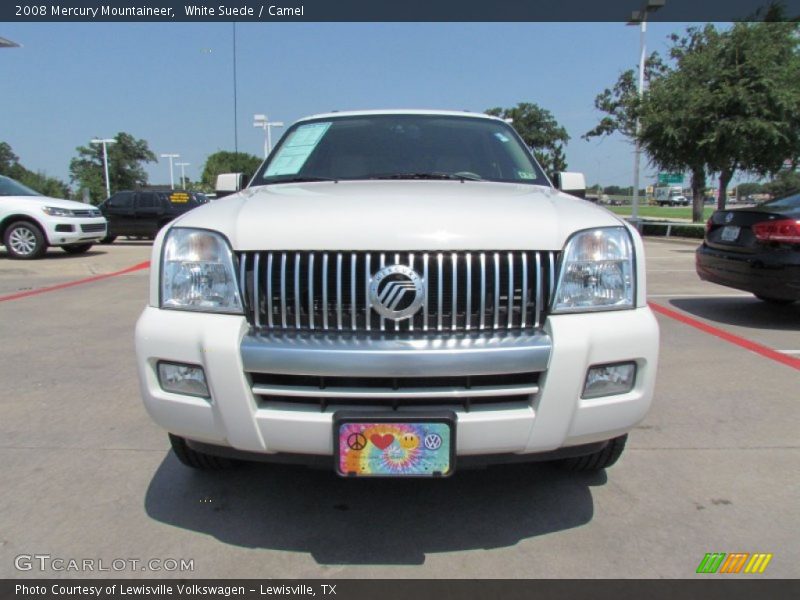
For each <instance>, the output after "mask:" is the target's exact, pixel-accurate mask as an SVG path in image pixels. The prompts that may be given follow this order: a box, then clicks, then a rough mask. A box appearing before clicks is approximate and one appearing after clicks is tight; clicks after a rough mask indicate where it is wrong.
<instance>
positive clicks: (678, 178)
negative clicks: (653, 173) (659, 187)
mask: <svg viewBox="0 0 800 600" xmlns="http://www.w3.org/2000/svg"><path fill="white" fill-rule="evenodd" d="M658 183H659V184H665V183H666V184H669V183H677V184H681V183H683V173H659V174H658Z"/></svg>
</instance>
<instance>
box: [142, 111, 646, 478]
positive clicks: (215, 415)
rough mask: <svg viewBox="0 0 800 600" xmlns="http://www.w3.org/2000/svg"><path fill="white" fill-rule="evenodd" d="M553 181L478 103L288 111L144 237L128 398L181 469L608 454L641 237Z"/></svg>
mask: <svg viewBox="0 0 800 600" xmlns="http://www.w3.org/2000/svg"><path fill="white" fill-rule="evenodd" d="M571 179H572V180H575V179H576V177H575V174H561V179H560V181H561V183H560V185H559V187H560V188H561V189H560V190H559V189H556V188H555V187H554V186H553V185H552V184H551V183H550V181H549V180H548V178H547V177H546V176H545V175H544V173H543V172H542V169H541V168H540V166H539V165H538V164H537V163H536V161H535V159H534V158H533V157H532V155H531V153H530V151H529V150H528V148H527V147H526V146H525V144H524V143H523V141H522V140H521V138H520V137H519V135H518V134H517V133H516V132H515V131H514V129H513V128H512V127H511V125H509V124H508V123H506V122H504V121H503V120H501V119H497V118H494V117H489V116H486V115H479V114H471V113H455V112H439V111H367V112H349V113H332V114H325V115H318V116H314V117H310V118H306V119H303V120H301V121H299V122H297V123H295V124H294V125H293V126H292V127H291V128H289V129H288V130H287V132H286V134H285V135H284V136H283V138H282V140H281V142H280V143H279V145H278V146H277V147H276V149H275V150H274V151H273V152H272V153H271V155H270V156H269V158H268V159H267V160H266V161H265V162H264V164H263V165H262V166H261V167H260V169H259V170H258V172H257V173H256V174H255V176H254V177H253V179H252V181H251V182H250V184H249V186H248V187H247V188H246V189H244V190H242V191H240V192H239V193H237V194H234V195H231V196H229V197H226V198H225V199H223V200H219V201H216V202H213V203H211V204H209V205H205V206H201V207H199V208H197V209H195V210H193V211H191V212H189V213H187V214H186V215H184V216H182V217H180V218H179V219H177V220H176V221H174V222H173V223H172V224H171V225H170V226H169V227H167V228H165V229H163V230H162V231H161V232H160V233H159V235H158V237H157V239H156V242H155V246H154V249H153V260H152V270H151V291H150V299H149V306H147V307H146V308H145V310H144V312H143V314H142V315H141V318H140V319H139V322H138V325H137V328H136V350H137V356H138V367H139V375H140V379H141V389H142V395H143V398H144V404H145V406H146V407H147V410H148V412H149V413H150V415H151V416H152V418H153V419H154V420H155V421H156V422H157V423H158V424H159V425H161V426H162V427H163V428H165V429H166V430H167V431H168V432H169V437H170V440H171V442H172V447H173V449H174V451H175V454H176V455H177V457H178V458H179V459H180V460H181V461H182V462H183V463H185V464H187V465H189V466H192V467H198V468H219V467H222V466H226V465H228V464H230V463H231V462H233V460H232V459H240V458H243V459H253V460H268V461H269V460H272V461H280V460H299V461H300V462H304V463H318V462H322V463H327V464H328V465H330V466H331V467H333V468H334V469H335V470H336V472H338V473H339V474H341V475H344V476H411V477H413V476H445V475H449V474H451V473H452V472H453V470H454V469H455V467H456V465H460V466H467V465H469V464H471V463H481V462H483V463H490V462H505V461H513V460H543V459H547V460H559V461H560V463H561V464H563V465H564V466H567V467H569V468H571V469H575V470H595V469H602V468H605V467H607V466H610V465H611V464H613V463H614V462H615V461H616V460H617V458H618V457H619V455H620V454H621V452H622V450H623V448H624V445H625V440H626V436H627V432H628V431H629V430H630V429H632V428H633V427H634V425H636V424H637V423H638V422H639V421H640V420H641V419H642V418H643V417H644V416H645V414H646V412H647V410H648V408H649V406H650V402H651V398H652V394H653V386H654V381H655V372H656V363H657V357H658V327H657V324H656V321H655V319H654V317H653V315H652V313H651V312H650V309H649V308H648V306H647V303H646V301H645V270H644V252H643V247H642V242H641V239H640V237H639V235H638V233H637V232H636V231H635V230H634V229H633V228H631V227H630V226H629V225H627V224H626V223H625V222H623V221H622V220H620V219H619V218H617V217H616V216H614V215H613V214H611V213H610V212H608V211H606V210H605V209H603V208H600V207H597V206H594V205H593V204H591V203H589V202H586V201H584V200H581V199H579V198H576V197H575V196H573V195H568V194H566V193H565V191H576V190H577V187H579V186H573V187H570V186H569V184H568V182H569V181H570V180H571ZM578 179H581V180H582V178H578Z"/></svg>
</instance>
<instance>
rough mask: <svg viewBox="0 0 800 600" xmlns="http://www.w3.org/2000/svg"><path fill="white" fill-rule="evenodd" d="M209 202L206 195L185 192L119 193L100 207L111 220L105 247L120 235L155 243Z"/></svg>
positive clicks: (109, 220)
mask: <svg viewBox="0 0 800 600" xmlns="http://www.w3.org/2000/svg"><path fill="white" fill-rule="evenodd" d="M206 202H208V199H207V198H206V197H205V195H203V194H201V193H199V192H187V191H183V190H174V191H169V190H167V191H144V190H139V191H124V192H117V193H116V194H114V195H113V196H111V197H110V198H109V199H108V200H106V201H105V202H103V203H102V204H101V205H100V207H99V208H100V210H101V211H102V213H103V216H104V217H105V218H106V219H107V220H108V235H107V236H106V237H105V238H104V239H103V241H102V243H104V244H110V243H111V242H113V241H114V240H115V239H116V238H117V236H120V235H125V236H129V237H144V238H151V239H152V238H154V237H155V236H156V233H158V230H159V229H161V228H162V227H163V226H164V225H166V224H167V223H169V222H170V221H172V219H174V218H175V217H179V216H180V215H182V214H183V213H185V212H186V211H189V210H191V209H193V208H196V207H197V206H200V205H201V204H205V203H206Z"/></svg>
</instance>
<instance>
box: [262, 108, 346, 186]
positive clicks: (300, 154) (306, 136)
mask: <svg viewBox="0 0 800 600" xmlns="http://www.w3.org/2000/svg"><path fill="white" fill-rule="evenodd" d="M330 126H331V123H330V121H328V122H327V123H309V124H308V125H300V127H298V128H297V129H295V130H294V131H293V132H292V133H291V135H290V136H289V139H287V140H286V142H284V143H283V144H282V145H281V147H280V149H279V150H278V154H277V156H275V158H273V159H272V161H270V163H269V167H268V168H267V172H266V173H265V174H264V175H265V176H266V177H272V176H275V175H295V174H297V173H299V172H300V169H302V168H303V165H304V164H305V163H306V160H308V157H309V156H311V153H312V152H313V151H314V148H316V147H317V144H319V142H320V140H321V139H322V138H323V136H324V135H325V133H326V132H327V131H328V128H329V127H330Z"/></svg>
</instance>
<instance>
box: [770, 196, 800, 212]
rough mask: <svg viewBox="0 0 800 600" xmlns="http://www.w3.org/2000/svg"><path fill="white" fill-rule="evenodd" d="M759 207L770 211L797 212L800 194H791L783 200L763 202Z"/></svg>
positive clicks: (799, 206)
mask: <svg viewBox="0 0 800 600" xmlns="http://www.w3.org/2000/svg"><path fill="white" fill-rule="evenodd" d="M761 206H763V207H764V208H769V209H770V210H797V209H798V208H800V193H795V194H792V195H791V196H786V197H784V198H777V199H775V200H769V201H767V202H764V203H763V204H762V205H761Z"/></svg>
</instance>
